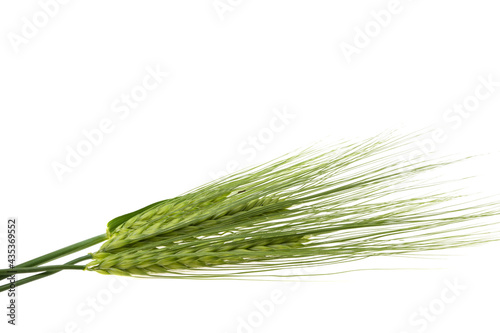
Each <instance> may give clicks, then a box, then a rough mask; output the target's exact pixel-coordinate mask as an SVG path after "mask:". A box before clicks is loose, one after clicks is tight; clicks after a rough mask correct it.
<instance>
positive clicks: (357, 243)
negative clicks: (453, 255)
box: [0, 133, 500, 291]
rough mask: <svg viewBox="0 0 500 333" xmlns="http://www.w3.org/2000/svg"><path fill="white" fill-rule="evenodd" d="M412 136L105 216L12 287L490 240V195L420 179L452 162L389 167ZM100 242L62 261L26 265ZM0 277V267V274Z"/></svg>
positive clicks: (216, 272) (297, 157)
mask: <svg viewBox="0 0 500 333" xmlns="http://www.w3.org/2000/svg"><path fill="white" fill-rule="evenodd" d="M418 136H419V134H415V135H399V134H394V133H386V134H382V135H379V136H376V137H372V138H369V139H366V140H360V141H356V142H341V143H338V144H336V145H325V144H318V145H314V146H312V147H309V148H306V149H303V150H298V151H295V152H292V153H289V154H286V155H284V156H281V157H279V158H277V159H275V160H272V161H270V162H268V163H265V164H262V165H259V166H256V167H253V168H249V169H246V170H243V171H240V172H237V173H235V174H232V175H229V176H227V177H223V178H221V179H218V180H215V181H212V182H210V183H208V184H205V185H202V186H200V187H198V188H195V189H193V190H191V191H189V192H187V193H185V194H183V195H181V196H178V197H175V198H171V199H167V200H162V201H158V202H156V203H154V204H151V205H149V206H146V207H144V208H142V209H139V210H136V211H134V212H132V213H128V214H125V215H122V216H119V217H117V218H115V219H113V220H111V221H110V222H109V223H108V225H107V230H106V234H105V235H100V236H97V237H94V238H91V239H88V240H85V241H83V242H80V243H77V244H73V245H71V246H68V247H66V248H63V249H60V250H58V251H55V252H52V253H49V254H47V255H44V256H41V257H39V258H36V259H33V260H31V261H29V262H27V263H24V264H21V265H18V266H17V267H16V269H17V272H18V273H28V272H43V273H41V274H39V275H35V276H32V277H29V278H26V279H23V280H20V281H18V285H19V284H23V283H28V282H31V281H34V280H37V279H39V278H42V277H45V276H48V275H51V274H54V273H56V272H58V271H60V270H62V269H85V270H87V271H96V272H99V273H102V274H114V275H125V276H138V277H170V278H238V277H244V278H255V277H262V276H265V274H268V273H267V272H269V271H276V270H280V269H284V268H302V267H308V266H320V265H330V264H335V263H342V262H346V261H353V260H359V259H363V258H367V257H371V256H390V255H404V254H410V253H422V252H424V251H432V250H441V249H449V248H455V247H461V246H467V245H475V244H478V243H485V242H490V241H496V240H498V239H499V238H500V237H499V234H498V229H495V230H494V229H493V228H491V225H493V224H494V223H492V222H491V221H490V219H488V217H492V216H495V217H496V216H498V215H499V213H500V209H499V208H500V204H499V203H498V202H497V201H495V200H491V199H486V200H483V201H481V200H475V199H467V197H463V196H460V195H457V194H456V193H454V192H451V193H449V192H448V191H447V186H448V185H449V184H454V183H453V182H451V183H449V182H445V181H444V180H442V179H438V180H437V181H436V180H435V179H434V180H429V179H430V178H429V177H428V174H429V173H430V172H431V171H434V170H436V169H441V168H446V166H448V165H450V164H454V163H459V162H460V160H452V161H450V160H438V161H422V160H421V161H419V162H416V163H413V164H409V165H405V166H403V165H401V162H400V161H401V159H402V157H403V158H404V157H405V156H409V155H408V153H410V152H412V151H414V150H415V147H414V146H413V141H414V140H415V139H416V138H418ZM444 170H445V169H443V171H444ZM103 241H104V243H103V244H102V246H101V248H100V249H99V250H98V251H97V252H94V253H92V254H90V255H87V256H83V257H80V258H77V259H75V260H73V261H70V262H69V263H68V264H67V265H59V266H41V267H38V266H39V265H41V264H44V263H46V262H49V261H51V260H54V259H56V258H60V257H62V256H65V255H68V254H70V253H74V252H76V251H79V250H81V249H83V248H87V247H89V246H92V245H94V244H97V243H101V242H103ZM89 259H91V260H92V261H91V262H89V263H87V264H86V265H85V266H83V265H81V266H76V265H75V264H76V263H78V262H81V261H84V260H89ZM9 272H10V271H7V270H3V271H2V270H0V277H1V278H5V277H6V274H7V273H9ZM272 274H273V276H277V275H279V274H277V273H276V272H273V273H272ZM3 290H5V286H1V287H0V291H3Z"/></svg>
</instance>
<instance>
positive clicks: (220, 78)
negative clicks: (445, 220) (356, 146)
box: [0, 0, 500, 333]
mask: <svg viewBox="0 0 500 333" xmlns="http://www.w3.org/2000/svg"><path fill="white" fill-rule="evenodd" d="M45 3H52V4H53V3H54V2H50V1H49V0H42V1H41V2H37V1H15V2H14V1H10V2H7V1H3V2H2V3H1V5H0V29H1V36H2V39H1V40H2V42H1V43H0V56H1V61H0V94H1V95H0V96H1V98H0V110H1V126H2V127H1V132H0V133H1V134H0V135H1V137H0V142H1V155H2V160H1V165H0V168H1V174H0V177H1V178H0V179H1V185H2V186H1V190H0V192H1V193H0V200H1V201H0V202H1V204H0V207H1V208H0V209H1V214H0V217H1V219H2V220H3V221H6V220H7V217H9V216H17V217H18V219H19V223H20V227H19V228H20V230H19V234H20V236H19V237H20V239H19V262H21V261H25V260H28V259H30V258H32V257H35V256H37V255H40V254H43V253H46V252H49V251H52V250H55V249H57V248H60V247H63V246H66V245H69V244H71V243H74V242H77V241H80V240H82V239H85V238H88V237H92V236H94V235H97V234H101V233H103V232H104V231H105V225H106V223H107V221H109V220H110V219H112V218H114V217H115V216H118V215H121V214H123V213H126V212H128V211H131V210H135V209H137V208H140V207H142V206H145V205H147V204H149V203H152V202H155V201H158V200H161V199H164V198H168V197H172V196H176V195H178V194H180V193H182V192H184V191H186V190H188V189H190V188H192V187H194V186H197V185H200V184H203V183H205V182H207V181H209V180H211V179H212V178H213V175H215V174H220V173H221V172H225V170H226V169H227V168H228V167H229V168H232V167H234V166H237V167H242V166H248V165H252V164H255V163H260V162H264V161H266V160H268V159H270V158H272V157H276V156H278V155H280V154H282V153H284V152H287V151H289V150H291V149H294V148H297V147H301V146H304V145H307V144H310V143H312V142H314V141H316V140H318V139H322V138H326V137H328V138H329V139H332V140H335V139H338V138H354V137H359V136H366V135H371V134H377V133H379V132H381V131H383V130H386V129H388V128H397V127H400V126H402V127H405V128H410V127H411V128H419V127H420V126H426V125H430V126H433V127H436V128H441V129H442V130H443V131H444V132H445V133H446V140H444V142H442V143H440V144H439V145H436V147H434V150H436V151H437V152H439V153H444V154H447V153H455V152H459V153H465V154H468V153H478V152H496V151H497V150H498V142H499V139H500V135H499V132H498V124H499V121H500V112H499V107H500V97H499V95H500V86H496V87H493V89H492V91H491V93H490V94H489V95H488V96H487V97H485V98H483V100H481V101H480V102H479V104H478V105H477V107H474V110H473V112H470V114H469V117H468V118H466V119H465V118H464V119H462V118H461V117H459V118H457V116H458V114H457V113H454V112H453V111H447V110H449V109H450V108H452V107H453V106H454V104H461V103H463V102H464V101H465V100H467V101H472V102H473V101H474V96H475V93H476V89H482V90H481V91H482V92H485V91H486V90H484V89H485V88H484V87H483V88H477V87H478V86H480V85H481V78H484V79H487V78H488V77H489V78H490V79H491V80H493V81H495V82H499V81H500V70H499V59H500V44H499V42H498V31H500V20H498V13H499V9H500V8H499V7H498V4H497V3H496V2H494V1H486V0H479V1H451V0H449V1H428V0H427V1H424V0H421V1H409V0H401V2H400V3H399V5H396V7H394V5H391V4H390V2H389V1H355V2H353V1H285V0H281V1H262V0H260V1H257V0H241V1H236V0H232V1H230V0H222V1H220V2H219V3H216V4H218V5H219V7H217V8H219V9H216V7H214V3H213V2H212V0H205V1H123V0H120V1H104V2H102V1H69V2H68V3H66V4H59V5H58V8H55V7H54V6H53V5H52V6H51V7H50V6H49V10H51V11H52V16H51V17H49V18H48V20H47V22H44V15H45V18H47V17H48V16H47V15H46V14H43V12H42V10H43V9H42V7H41V4H45ZM224 6H225V7H224ZM228 6H229V7H228ZM224 8H225V9H224ZM388 8H390V9H393V8H397V10H393V14H391V18H390V22H389V20H388V19H387V17H385V20H386V21H385V23H384V25H385V26H382V27H381V25H380V23H374V22H377V21H375V18H374V16H373V15H372V14H370V13H371V12H372V11H375V12H376V13H380V11H382V10H387V9H388ZM224 10H225V11H224ZM41 13H42V14H41ZM382 13H384V12H382ZM37 20H38V21H37ZM34 21H35V23H36V24H37V25H38V26H39V27H36V26H35V30H33V28H32V29H31V31H30V29H29V27H28V26H29V24H30V22H31V23H33V22H34ZM367 27H368V28H371V29H375V30H371V32H370V33H371V35H372V37H368V39H369V41H367V40H366V37H365V40H364V42H365V44H366V45H364V44H363V43H361V42H363V37H362V36H361V35H360V33H359V29H361V30H363V29H365V28H367ZM377 27H378V28H379V30H380V31H377V30H376V29H377ZM23 34H24V35H23ZM355 42H356V43H357V44H356V43H355ZM360 43H361V44H360ZM347 44H349V45H351V47H356V52H357V53H355V54H352V55H351V56H348V57H346V55H345V54H344V53H343V51H342V47H343V48H344V49H345V48H346V47H347V46H346V45H347ZM356 45H357V46H356ZM147 68H150V70H151V69H157V68H158V69H159V70H160V71H163V72H168V73H169V75H168V77H166V78H163V79H162V80H160V81H162V82H161V84H159V85H158V86H157V87H156V88H155V89H152V91H149V92H147V96H145V99H144V100H143V101H141V102H140V103H138V105H137V107H135V108H133V109H130V110H128V111H130V112H129V113H128V114H126V111H125V109H123V108H122V109H121V110H122V111H120V112H115V111H117V107H118V106H119V105H121V106H122V107H123V104H120V103H121V102H120V99H121V96H122V94H130V93H131V92H132V91H140V89H141V88H140V85H141V83H142V82H143V80H144V78H145V77H146V76H147V75H148V69H147ZM148 82H150V83H152V82H153V81H148ZM471 96H472V97H471ZM276 112H278V113H280V112H281V114H283V113H284V112H288V114H289V116H288V118H287V120H286V121H285V120H282V119H278V118H275V117H276ZM450 112H451V113H450ZM446 115H447V116H448V118H446ZM120 116H121V117H120ZM103 119H109V121H111V122H112V124H113V125H112V126H113V129H112V130H111V131H108V132H109V133H107V134H105V135H104V136H103V138H102V139H101V140H100V141H99V142H98V144H96V145H93V146H92V147H91V150H92V151H91V152H89V154H88V155H87V156H84V157H83V158H82V160H81V161H79V162H78V163H77V164H78V165H76V166H75V167H71V172H65V173H64V174H63V175H62V177H60V178H61V179H58V176H57V174H56V172H55V171H54V168H53V166H54V163H56V162H57V163H66V162H65V159H66V158H67V154H68V149H76V147H77V146H78V145H79V144H82V143H81V142H82V141H84V140H85V136H84V134H83V132H84V131H92V130H94V129H96V128H98V127H99V124H100V123H101V122H102V121H103ZM273 124H274V125H273ZM251 137H257V138H259V137H260V139H258V140H260V141H259V142H258V147H259V149H258V150H257V149H255V148H251V147H252V146H251V140H252V139H251ZM68 147H69V148H68ZM87 148H88V147H87ZM254 153H255V154H254ZM498 161H499V160H498V158H497V157H496V155H492V156H490V159H489V160H488V162H487V163H482V164H479V165H478V166H477V167H475V168H468V169H464V170H463V171H464V172H467V175H469V174H476V175H480V176H484V175H488V177H495V172H494V171H495V170H497V169H498ZM496 177H497V178H487V179H486V180H485V181H483V183H481V184H483V185H484V186H483V187H484V189H485V191H487V190H491V191H492V192H493V193H494V192H497V193H498V191H497V189H498V186H497V184H498V176H496ZM5 224H6V222H5V223H4V222H2V224H1V225H5ZM5 230H6V228H5V227H2V230H1V231H0V236H1V237H0V242H2V243H1V244H0V245H1V246H2V249H5V247H6V245H5ZM498 250H499V247H498V245H488V246H483V247H479V248H472V249H463V250H461V251H459V252H457V253H458V254H460V256H457V257H451V258H449V259H447V260H441V261H439V262H432V263H427V262H423V261H412V260H408V259H393V260H392V261H391V260H388V261H381V262H378V263H375V264H378V265H379V266H384V265H385V264H389V263H391V264H392V266H393V267H394V266H396V267H417V266H418V267H421V266H428V267H430V266H432V267H442V268H443V269H442V270H425V271H416V270H410V271H406V270H405V271H375V272H374V271H368V272H357V273H350V274H344V275H340V276H335V277H331V278H329V279H326V280H328V281H326V282H310V283H307V282H302V283H299V284H295V285H294V284H292V283H290V282H288V283H285V282H242V281H230V282H228V281H178V280H144V279H140V280H133V279H119V280H117V279H116V278H114V277H110V276H102V275H99V274H96V273H92V272H78V271H76V272H64V273H61V274H58V275H55V276H53V277H51V278H48V279H45V280H42V281H38V282H35V283H33V284H31V285H27V286H23V287H20V289H19V298H18V306H19V318H18V320H19V326H17V327H15V328H13V327H11V326H10V325H7V324H6V320H7V319H6V316H5V313H6V309H5V306H6V304H7V296H6V294H2V295H0V308H1V310H0V318H2V319H1V320H0V322H1V323H0V327H2V328H1V330H2V332H5V331H8V332H14V331H17V332H57V333H61V332H110V331H123V332H129V331H131V332H132V331H136V332H139V331H150V332H248V333H249V332H287V333H291V332H304V331H306V330H307V331H313V332H314V331H315V332H345V333H348V332H383V333H403V332H407V333H411V332H420V331H421V332H472V331H477V332H498V331H499V329H500V322H499V321H498V313H499V310H500V306H499V305H498V304H499V303H498V299H499V297H500V290H499V287H498V281H500V270H499V269H498V253H500V252H499V251H498ZM2 253H5V252H4V250H2ZM454 253H455V252H454ZM0 261H1V264H0V266H1V267H4V266H5V265H6V254H3V255H1V256H0ZM375 266H377V265H375ZM361 267H364V266H363V265H361ZM446 281H449V282H450V283H455V282H456V281H458V282H457V283H459V284H461V285H464V286H466V287H467V289H466V290H464V291H460V292H458V294H459V295H458V296H457V297H455V298H454V301H453V302H451V303H449V304H445V307H444V309H440V311H439V312H440V313H439V314H438V315H436V316H433V318H432V320H430V319H428V320H424V322H425V323H426V324H425V326H424V324H423V323H422V321H420V322H419V323H420V324H415V323H412V322H411V318H414V319H415V317H414V316H415V313H416V312H418V311H419V309H421V307H424V308H425V307H429V306H432V305H433V304H434V306H437V305H439V304H440V303H439V302H440V301H439V299H440V298H441V297H442V294H443V293H447V292H448V293H449V290H448V289H447V288H448V284H447V283H448V282H446ZM454 281H455V282H454ZM122 283H126V284H127V285H126V286H125V287H123V288H122V287H121V286H122ZM275 294H281V295H282V297H281V298H280V302H279V304H274V305H273V306H272V307H271V306H269V302H270V301H271V300H272V299H273V297H272V295H275ZM449 295H451V294H449ZM93 298H94V299H97V301H96V302H97V303H96V305H95V308H92V306H91V305H90V302H91V299H93ZM256 304H265V305H266V306H267V310H262V309H260V308H259V306H258V305H256ZM436 304H437V305H436ZM441 304H442V303H441ZM417 318H420V320H421V319H422V317H417Z"/></svg>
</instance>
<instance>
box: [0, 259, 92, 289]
mask: <svg viewBox="0 0 500 333" xmlns="http://www.w3.org/2000/svg"><path fill="white" fill-rule="evenodd" d="M88 259H92V256H91V255H90V254H87V255H84V256H82V257H79V258H76V259H73V260H71V261H68V262H67V263H66V264H65V265H74V264H77V263H79V262H81V261H84V260H88ZM58 272H60V271H50V272H44V273H40V274H36V275H32V276H30V277H27V278H23V279H20V280H16V283H15V288H17V287H19V286H22V285H23V284H27V283H30V282H33V281H36V280H40V279H43V278H45V277H47V276H51V275H54V274H56V273H58ZM10 288H11V284H10V283H7V284H4V285H2V286H0V293H1V292H3V291H6V290H9V289H10Z"/></svg>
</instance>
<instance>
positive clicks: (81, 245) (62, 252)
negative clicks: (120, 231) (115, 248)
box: [0, 234, 107, 281]
mask: <svg viewBox="0 0 500 333" xmlns="http://www.w3.org/2000/svg"><path fill="white" fill-rule="evenodd" d="M106 239H107V236H106V234H102V235H99V236H95V237H92V238H89V239H86V240H84V241H81V242H78V243H75V244H72V245H69V246H66V247H63V248H62V249H59V250H57V251H53V252H50V253H47V254H45V255H43V256H41V257H38V258H35V259H32V260H30V261H26V262H24V263H22V264H19V265H17V266H16V269H18V268H23V267H34V266H39V265H43V264H45V263H47V262H49V261H52V260H55V259H58V258H61V257H64V256H66V255H68V254H71V253H75V252H78V251H80V250H83V249H86V248H88V247H90V246H92V245H95V244H99V243H101V242H103V241H105V240H106ZM0 272H1V270H0ZM10 275H11V274H9V275H6V274H3V273H0V281H1V280H3V279H5V278H7V277H9V276H10Z"/></svg>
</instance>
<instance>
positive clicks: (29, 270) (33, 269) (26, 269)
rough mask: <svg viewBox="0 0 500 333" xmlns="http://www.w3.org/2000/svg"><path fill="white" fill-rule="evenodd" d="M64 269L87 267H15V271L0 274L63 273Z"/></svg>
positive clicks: (83, 266) (0, 272)
mask: <svg viewBox="0 0 500 333" xmlns="http://www.w3.org/2000/svg"><path fill="white" fill-rule="evenodd" d="M64 269H79V270H82V271H83V270H84V269H85V265H52V266H38V267H20V268H19V267H15V268H13V269H0V274H7V275H9V276H10V275H15V274H22V273H36V272H50V271H62V270H64Z"/></svg>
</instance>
